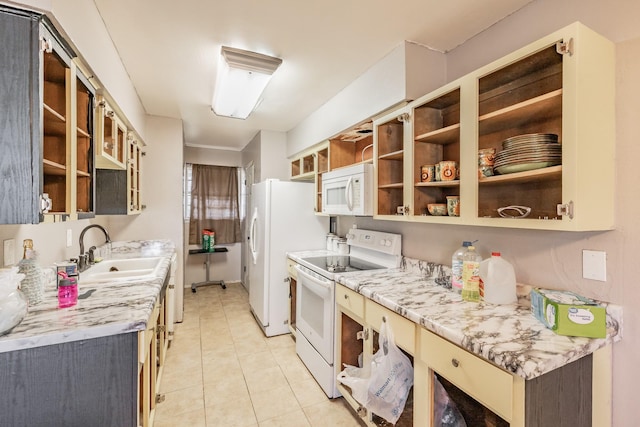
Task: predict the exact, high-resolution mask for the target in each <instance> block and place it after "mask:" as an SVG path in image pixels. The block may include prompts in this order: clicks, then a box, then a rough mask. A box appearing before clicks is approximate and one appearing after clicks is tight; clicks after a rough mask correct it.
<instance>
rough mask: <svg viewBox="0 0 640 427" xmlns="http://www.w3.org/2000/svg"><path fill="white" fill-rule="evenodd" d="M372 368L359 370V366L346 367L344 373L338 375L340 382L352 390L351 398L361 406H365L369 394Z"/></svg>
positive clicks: (366, 367)
mask: <svg viewBox="0 0 640 427" xmlns="http://www.w3.org/2000/svg"><path fill="white" fill-rule="evenodd" d="M370 371H371V370H370V367H369V366H365V367H364V368H358V367H357V366H351V365H347V364H345V365H344V369H343V370H342V372H340V373H339V374H338V382H340V383H341V384H344V385H346V386H347V387H349V388H350V389H351V396H352V397H353V398H354V399H355V400H357V401H358V403H359V404H361V405H362V406H365V404H366V403H367V394H368V393H369V391H368V390H369V379H370V377H371V372H370Z"/></svg>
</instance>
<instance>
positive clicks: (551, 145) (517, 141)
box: [493, 133, 562, 175]
mask: <svg viewBox="0 0 640 427" xmlns="http://www.w3.org/2000/svg"><path fill="white" fill-rule="evenodd" d="M502 148H503V149H502V151H500V152H499V153H498V154H496V159H495V162H494V164H493V170H494V171H495V172H497V173H499V174H501V175H505V174H509V173H516V172H524V171H529V170H534V169H541V168H546V167H549V166H556V165H561V164H562V144H558V135H556V134H553V133H531V134H527V135H518V136H513V137H511V138H508V139H506V140H504V141H502Z"/></svg>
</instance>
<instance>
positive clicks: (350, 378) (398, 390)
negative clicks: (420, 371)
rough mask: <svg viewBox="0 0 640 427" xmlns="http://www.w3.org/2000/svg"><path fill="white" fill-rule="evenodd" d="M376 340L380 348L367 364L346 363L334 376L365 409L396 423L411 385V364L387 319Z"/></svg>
mask: <svg viewBox="0 0 640 427" xmlns="http://www.w3.org/2000/svg"><path fill="white" fill-rule="evenodd" d="M378 343H379V346H380V348H379V350H378V351H377V352H376V354H374V355H373V358H372V360H371V363H370V364H369V365H366V366H364V367H362V368H359V367H356V366H351V365H346V364H345V368H344V370H343V371H342V372H340V373H339V374H338V377H337V379H338V382H340V383H341V384H344V385H346V386H348V387H349V388H350V389H351V396H353V398H354V399H355V400H357V401H358V403H360V404H361V405H362V406H364V407H365V408H366V409H367V410H369V411H370V412H373V413H374V414H376V415H378V416H380V417H382V418H384V419H385V420H387V421H388V422H390V423H392V424H395V423H396V421H398V419H399V418H400V415H402V411H403V410H404V405H405V403H406V402H407V398H408V397H409V393H410V392H411V387H412V386H413V365H411V361H410V360H409V358H408V357H407V356H406V355H405V354H404V353H403V352H402V350H400V349H399V348H398V347H397V346H396V344H395V341H394V338H393V331H392V330H391V326H390V325H389V323H388V322H386V321H383V322H382V326H381V327H380V334H379V338H378Z"/></svg>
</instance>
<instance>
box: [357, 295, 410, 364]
mask: <svg viewBox="0 0 640 427" xmlns="http://www.w3.org/2000/svg"><path fill="white" fill-rule="evenodd" d="M365 313H366V317H365V319H366V321H367V324H369V325H371V326H373V327H374V328H375V329H376V330H379V329H380V325H382V318H383V317H385V318H386V319H387V322H389V323H390V324H391V329H392V330H393V336H394V339H395V342H396V344H397V345H398V347H400V348H402V349H403V350H404V351H406V352H407V353H409V354H411V355H414V354H415V352H416V324H415V323H413V322H412V321H411V320H409V319H406V318H404V317H402V316H400V315H399V314H397V313H394V312H393V311H391V310H389V309H388V308H385V307H383V306H381V305H380V304H378V303H376V302H373V301H371V300H367V301H366V303H365Z"/></svg>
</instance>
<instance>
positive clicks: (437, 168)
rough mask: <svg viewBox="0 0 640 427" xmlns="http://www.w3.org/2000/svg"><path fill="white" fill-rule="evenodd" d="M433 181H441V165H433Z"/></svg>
mask: <svg viewBox="0 0 640 427" xmlns="http://www.w3.org/2000/svg"><path fill="white" fill-rule="evenodd" d="M433 171H434V173H433V180H434V181H440V163H436V164H435V165H433Z"/></svg>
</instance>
